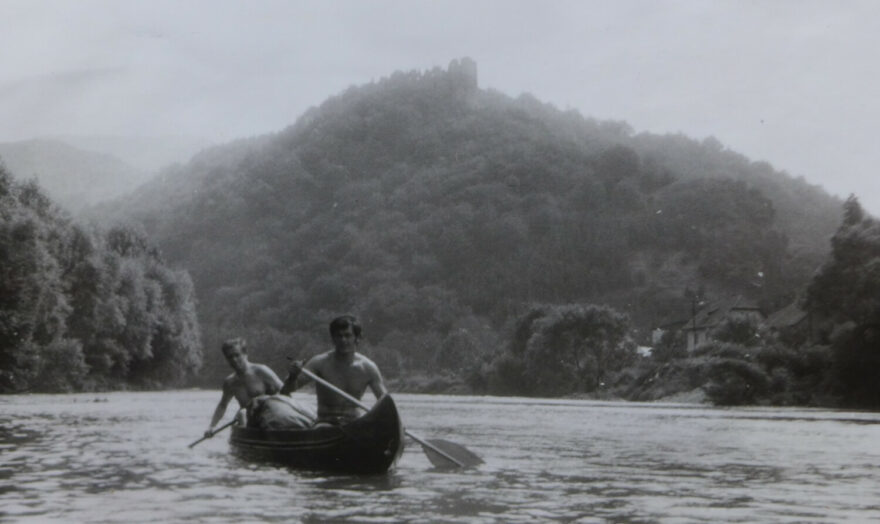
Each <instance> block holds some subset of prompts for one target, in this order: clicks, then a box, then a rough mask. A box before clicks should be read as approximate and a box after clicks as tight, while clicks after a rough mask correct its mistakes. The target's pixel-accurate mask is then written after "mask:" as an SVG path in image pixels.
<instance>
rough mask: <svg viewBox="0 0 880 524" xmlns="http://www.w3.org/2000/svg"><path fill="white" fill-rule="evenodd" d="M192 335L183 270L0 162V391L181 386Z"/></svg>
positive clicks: (193, 347) (194, 357) (197, 352)
mask: <svg viewBox="0 0 880 524" xmlns="http://www.w3.org/2000/svg"><path fill="white" fill-rule="evenodd" d="M199 333H200V332H199V327H198V323H197V320H196V312H195V299H194V290H193V286H192V283H191V281H190V279H189V276H188V275H187V274H186V273H185V272H179V271H172V270H170V269H169V268H168V267H167V266H166V265H165V263H164V262H163V261H162V259H161V257H160V256H159V254H158V251H157V250H156V248H154V247H152V246H151V245H150V244H149V243H148V242H147V241H146V239H145V237H144V236H143V234H138V233H136V232H134V231H132V230H131V229H126V228H114V229H111V230H109V231H107V232H103V233H100V232H95V231H91V230H88V229H86V228H84V227H82V226H80V225H77V224H75V223H73V222H72V221H71V220H70V219H69V218H68V217H67V216H66V215H65V214H64V213H63V212H61V211H60V210H59V209H58V208H57V207H56V206H55V205H54V204H53V203H52V202H51V201H50V200H49V199H48V198H47V197H46V196H45V195H44V194H43V193H42V192H41V190H40V189H39V188H38V187H37V186H36V184H34V183H33V182H30V183H20V182H17V181H16V180H14V179H13V178H12V175H11V174H10V173H9V172H7V171H6V170H5V168H3V167H2V166H0V392H4V393H8V392H21V391H70V390H81V389H98V388H116V387H129V386H135V387H138V386H139V387H156V386H160V385H170V384H181V383H183V382H184V381H185V380H186V379H187V377H188V376H191V375H192V374H193V373H194V372H195V371H196V370H197V369H198V368H199V366H200V365H201V342H200V334H199Z"/></svg>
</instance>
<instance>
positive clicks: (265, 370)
mask: <svg viewBox="0 0 880 524" xmlns="http://www.w3.org/2000/svg"><path fill="white" fill-rule="evenodd" d="M251 366H253V370H254V371H256V372H257V373H261V374H264V375H275V371H274V370H273V369H272V368H270V367H269V366H267V365H266V364H251Z"/></svg>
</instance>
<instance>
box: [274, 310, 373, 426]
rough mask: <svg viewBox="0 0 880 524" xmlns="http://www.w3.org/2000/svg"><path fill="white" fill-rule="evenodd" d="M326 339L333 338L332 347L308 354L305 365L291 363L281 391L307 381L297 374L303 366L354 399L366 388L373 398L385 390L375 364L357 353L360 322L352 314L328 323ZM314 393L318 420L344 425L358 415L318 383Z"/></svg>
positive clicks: (291, 388) (361, 394)
mask: <svg viewBox="0 0 880 524" xmlns="http://www.w3.org/2000/svg"><path fill="white" fill-rule="evenodd" d="M330 338H332V339H333V349H332V350H330V351H327V352H325V353H321V354H319V355H316V356H314V357H312V358H311V359H309V361H308V362H306V363H305V365H303V364H302V362H294V363H293V364H291V366H290V370H289V371H290V374H289V375H288V376H287V380H285V381H284V385H283V387H282V388H281V393H284V394H286V393H290V392H291V391H295V390H296V389H298V388H300V387H301V386H303V385H304V384H306V383H307V382H308V381H310V380H311V379H310V378H308V377H307V376H305V375H300V371H301V369H302V368H303V367H305V369H308V370H309V371H311V372H312V373H314V374H315V375H317V376H319V377H321V378H323V379H324V380H326V381H327V382H330V383H331V384H333V385H334V386H336V387H338V388H339V389H341V390H343V391H345V392H346V393H348V394H349V395H351V396H353V397H355V398H357V399H360V398H361V397H362V396H363V395H364V392H365V391H366V389H367V388H368V387H369V388H370V390H371V391H372V392H373V395H375V396H376V398H379V397H381V396H382V395H384V394H386V393H387V392H388V390H387V389H386V388H385V383H384V382H383V380H382V374H381V373H380V372H379V368H378V367H377V366H376V364H374V363H373V361H372V360H370V359H369V358H367V357H365V356H364V355H361V354H360V353H358V352H357V347H358V343H359V342H360V339H361V325H360V324H359V323H358V320H357V319H356V318H355V317H353V316H351V315H345V316H341V317H337V318H335V319H333V321H332V322H330ZM316 393H317V395H318V420H317V422H318V423H329V424H344V423H346V422H348V421H350V420H352V419H355V418H357V417H358V416H359V415H360V414H361V410H360V409H359V408H358V407H357V406H355V405H354V404H352V403H351V402H349V401H348V400H345V399H344V398H342V397H341V396H340V395H338V394H336V393H334V392H332V391H330V390H328V389H327V388H325V387H324V386H321V385H318V386H317V388H316Z"/></svg>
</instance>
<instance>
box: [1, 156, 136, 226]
mask: <svg viewBox="0 0 880 524" xmlns="http://www.w3.org/2000/svg"><path fill="white" fill-rule="evenodd" d="M0 159H2V161H3V163H4V164H5V165H6V167H7V169H8V170H9V171H10V172H11V173H12V174H13V175H14V176H15V177H16V178H18V179H20V180H28V179H31V178H36V179H37V181H38V182H39V184H40V186H42V187H43V188H44V189H45V190H46V192H47V193H48V194H49V195H50V196H51V197H52V198H53V199H55V200H56V201H57V202H58V203H59V204H61V205H62V206H64V207H66V208H68V209H71V210H79V209H82V208H84V207H87V206H90V205H94V204H96V203H98V202H101V201H105V200H108V199H111V198H115V197H118V196H121V195H122V194H124V193H126V192H128V191H131V190H132V189H133V188H134V187H135V186H137V185H138V184H139V183H141V182H142V181H143V180H145V179H146V178H147V173H145V172H143V171H140V170H138V169H136V168H134V167H132V166H130V165H129V164H126V163H125V162H123V161H122V160H120V159H119V158H116V157H114V156H111V155H107V154H103V153H96V152H94V151H86V150H83V149H79V148H77V147H74V146H71V145H69V144H67V143H64V142H61V141H57V140H44V139H39V140H38V139H35V140H25V141H21V142H7V143H0Z"/></svg>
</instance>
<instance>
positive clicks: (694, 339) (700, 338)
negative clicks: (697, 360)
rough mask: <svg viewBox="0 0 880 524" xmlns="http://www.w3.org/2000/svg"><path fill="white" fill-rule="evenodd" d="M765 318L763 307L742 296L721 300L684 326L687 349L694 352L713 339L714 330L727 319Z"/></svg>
mask: <svg viewBox="0 0 880 524" xmlns="http://www.w3.org/2000/svg"><path fill="white" fill-rule="evenodd" d="M763 318H764V315H763V313H761V309H760V308H759V307H758V306H757V305H756V304H755V303H753V302H750V301H748V300H746V299H744V298H742V297H733V298H728V299H723V300H719V301H717V302H714V303H712V304H709V305H708V306H706V307H704V308H703V309H700V310H698V311H697V312H696V314H695V315H694V316H693V317H691V319H690V320H688V321H687V322H686V323H685V325H684V326H683V327H682V331H683V332H684V333H685V334H686V338H687V351H688V353H692V352H693V351H694V349H695V348H696V347H697V346H699V345H700V344H702V343H704V342H706V341H708V340H710V339H712V338H713V337H712V332H713V331H715V330H716V329H717V328H719V327H721V326H722V324H723V323H724V322H725V321H748V322H750V323H754V324H758V323H760V322H761V321H762V320H763Z"/></svg>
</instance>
